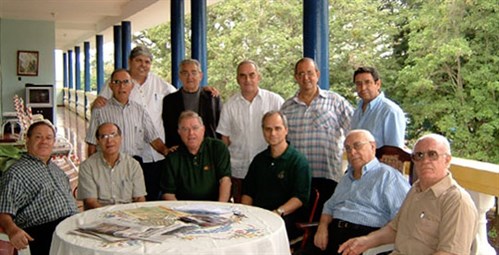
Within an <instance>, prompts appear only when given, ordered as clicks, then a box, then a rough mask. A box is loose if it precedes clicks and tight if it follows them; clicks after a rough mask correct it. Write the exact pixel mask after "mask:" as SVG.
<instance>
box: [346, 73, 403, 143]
mask: <svg viewBox="0 0 499 255" xmlns="http://www.w3.org/2000/svg"><path fill="white" fill-rule="evenodd" d="M353 82H354V83H355V87H356V90H357V95H358V96H359V97H360V98H361V100H360V102H359V104H358V105H357V109H355V112H354V113H353V116H352V120H351V127H352V129H366V130H369V131H370V132H371V134H372V135H373V136H374V139H376V148H381V147H383V146H385V145H390V146H395V147H399V148H404V137H405V126H406V120H405V115H404V112H403V111H402V109H401V108H400V107H399V106H398V105H397V104H396V103H394V102H393V101H391V100H390V99H388V98H386V97H385V94H384V93H383V92H382V91H381V78H380V77H379V74H378V72H377V71H376V69H374V68H373V67H359V68H358V69H357V70H355V72H354V74H353Z"/></svg>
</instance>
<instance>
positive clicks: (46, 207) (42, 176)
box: [0, 154, 79, 228]
mask: <svg viewBox="0 0 499 255" xmlns="http://www.w3.org/2000/svg"><path fill="white" fill-rule="evenodd" d="M78 212H79V210H78V206H77V205H76V202H75V199H74V198H73V195H72V194H71V186H70V185H69V179H68V177H67V175H66V174H65V173H64V171H62V170H61V169H59V167H57V166H56V165H55V164H54V163H52V162H50V163H49V164H48V165H47V164H45V163H44V162H42V161H41V160H39V159H38V158H35V157H33V156H31V155H27V154H23V155H22V157H21V158H20V159H19V160H18V161H17V162H16V163H14V164H13V165H12V166H11V167H10V168H9V170H7V172H5V173H4V174H3V175H2V177H1V178H0V213H8V214H11V215H12V218H13V219H14V222H15V223H16V225H17V226H18V227H20V228H27V227H32V226H38V225H42V224H45V223H49V222H52V221H55V220H58V219H61V218H63V217H67V216H71V215H73V214H76V213H78Z"/></svg>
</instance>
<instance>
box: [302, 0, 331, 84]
mask: <svg viewBox="0 0 499 255" xmlns="http://www.w3.org/2000/svg"><path fill="white" fill-rule="evenodd" d="M328 8H329V7H328V0H304V1H303V55H304V57H309V58H313V59H314V60H315V62H316V63H317V65H318V67H319V71H320V72H321V77H320V79H319V86H320V87H321V88H322V89H329V23H328V19H329V9H328Z"/></svg>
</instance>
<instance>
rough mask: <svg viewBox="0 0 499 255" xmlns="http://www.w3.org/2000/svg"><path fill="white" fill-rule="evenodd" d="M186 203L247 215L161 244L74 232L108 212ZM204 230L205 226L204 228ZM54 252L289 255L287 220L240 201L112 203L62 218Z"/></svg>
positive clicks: (67, 254) (69, 254)
mask: <svg viewBox="0 0 499 255" xmlns="http://www.w3.org/2000/svg"><path fill="white" fill-rule="evenodd" d="M186 205H189V206H191V205H195V206H201V207H203V206H206V207H221V208H230V209H231V210H232V209H233V210H235V211H237V212H239V213H241V214H243V215H244V217H242V218H241V220H240V221H239V222H234V223H230V224H229V225H225V226H223V227H222V226H220V227H218V228H217V227H211V228H208V229H206V231H205V232H203V233H200V232H202V231H199V232H197V233H193V234H192V235H188V236H187V237H186V236H183V237H179V236H175V235H172V236H168V238H167V239H166V240H165V241H163V242H161V243H154V242H148V241H141V240H131V241H128V242H118V243H112V244H109V243H106V242H104V241H102V240H99V239H98V238H89V237H86V236H81V235H75V234H72V233H71V232H72V231H73V230H75V229H77V228H78V226H81V225H84V224H89V223H92V222H95V221H97V220H102V219H103V218H104V215H105V213H106V212H107V213H108V212H111V211H117V210H126V209H132V208H139V207H151V206H165V207H169V208H175V207H180V206H186ZM203 230H204V229H203ZM50 254H51V255H56V254H60V255H87V254H89V255H90V254H92V255H93V254H95V255H97V254H99V255H110V254H127V255H133V254H158V255H160V254H161V255H163V254H176V255H177V254H196V255H205V254H213V255H223V254H231V255H232V254H238V255H239V254H243V255H244V254H255V255H256V254H259V255H260V254H290V249H289V241H288V237H287V234H286V228H285V225H284V221H283V220H282V218H281V217H279V216H278V215H276V214H275V213H273V212H270V211H268V210H264V209H261V208H258V207H253V206H246V205H241V204H231V203H219V202H205V201H158V202H144V203H132V204H122V205H112V206H106V207H101V208H97V209H93V210H89V211H85V212H82V213H79V214H76V215H73V216H71V217H69V218H67V219H65V220H64V221H62V222H61V223H60V224H59V225H58V226H57V228H56V230H55V232H54V236H53V240H52V245H51V249H50Z"/></svg>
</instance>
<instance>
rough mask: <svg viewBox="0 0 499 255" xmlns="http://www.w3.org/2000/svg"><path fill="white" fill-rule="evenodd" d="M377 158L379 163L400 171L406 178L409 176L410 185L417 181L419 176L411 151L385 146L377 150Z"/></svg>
mask: <svg viewBox="0 0 499 255" xmlns="http://www.w3.org/2000/svg"><path fill="white" fill-rule="evenodd" d="M376 157H377V158H378V159H379V161H381V162H383V163H385V164H387V165H389V166H391V167H393V168H395V169H397V170H399V171H400V172H401V173H402V174H403V175H404V176H407V177H408V180H409V183H411V184H412V183H414V182H415V181H416V180H417V176H416V174H415V172H414V170H413V163H412V160H411V151H409V150H405V149H401V148H399V147H395V146H388V145H385V146H383V147H381V148H379V149H376Z"/></svg>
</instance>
